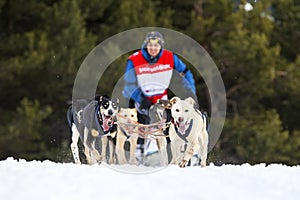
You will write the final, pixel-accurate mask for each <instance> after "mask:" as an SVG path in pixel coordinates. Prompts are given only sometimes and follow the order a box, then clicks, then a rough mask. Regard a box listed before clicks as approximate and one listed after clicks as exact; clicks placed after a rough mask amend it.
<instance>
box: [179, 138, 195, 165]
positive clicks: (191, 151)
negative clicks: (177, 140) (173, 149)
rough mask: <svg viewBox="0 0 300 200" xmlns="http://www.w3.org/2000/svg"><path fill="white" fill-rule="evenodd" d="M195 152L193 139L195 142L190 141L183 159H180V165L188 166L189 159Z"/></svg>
mask: <svg viewBox="0 0 300 200" xmlns="http://www.w3.org/2000/svg"><path fill="white" fill-rule="evenodd" d="M194 152H195V144H194V141H193V142H190V143H188V146H187V148H186V151H185V155H184V157H183V159H182V160H181V161H180V163H179V167H186V165H187V164H188V162H189V160H190V159H191V157H192V156H193V154H194Z"/></svg>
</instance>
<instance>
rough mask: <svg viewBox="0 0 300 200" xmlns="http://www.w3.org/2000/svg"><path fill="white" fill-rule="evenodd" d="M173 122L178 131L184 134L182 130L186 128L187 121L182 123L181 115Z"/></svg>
mask: <svg viewBox="0 0 300 200" xmlns="http://www.w3.org/2000/svg"><path fill="white" fill-rule="evenodd" d="M175 124H176V126H177V128H178V131H179V132H180V133H181V134H184V132H185V130H186V126H187V123H184V120H183V117H179V118H178V120H176V123H175Z"/></svg>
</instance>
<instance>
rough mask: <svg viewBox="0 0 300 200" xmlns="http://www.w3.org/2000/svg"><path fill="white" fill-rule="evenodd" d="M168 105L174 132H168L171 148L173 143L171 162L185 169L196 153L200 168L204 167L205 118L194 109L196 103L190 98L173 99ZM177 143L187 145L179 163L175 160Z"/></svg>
mask: <svg viewBox="0 0 300 200" xmlns="http://www.w3.org/2000/svg"><path fill="white" fill-rule="evenodd" d="M170 104H171V114H172V118H173V123H174V129H175V131H170V139H171V148H172V143H173V148H172V155H173V153H174V154H175V155H174V156H173V161H172V162H173V163H176V164H178V165H179V166H180V167H186V166H187V164H188V162H189V160H190V159H191V158H192V156H193V155H194V154H195V153H196V154H197V153H198V154H199V155H200V159H201V163H200V164H201V167H205V166H206V159H207V153H208V132H207V129H206V126H207V119H206V116H205V115H204V114H203V113H201V112H200V111H199V110H198V109H197V108H196V103H195V101H194V99H193V98H191V97H189V98H186V99H184V100H181V99H180V98H179V97H173V98H172V99H171V100H170ZM178 141H181V142H184V143H185V144H186V145H187V146H186V149H185V152H184V155H183V158H182V159H181V160H179V162H178V161H177V160H176V159H177V158H178V157H177V155H176V152H178V148H179V147H178ZM174 144H175V145H176V144H177V146H174ZM180 146H181V145H180ZM174 159H175V160H174Z"/></svg>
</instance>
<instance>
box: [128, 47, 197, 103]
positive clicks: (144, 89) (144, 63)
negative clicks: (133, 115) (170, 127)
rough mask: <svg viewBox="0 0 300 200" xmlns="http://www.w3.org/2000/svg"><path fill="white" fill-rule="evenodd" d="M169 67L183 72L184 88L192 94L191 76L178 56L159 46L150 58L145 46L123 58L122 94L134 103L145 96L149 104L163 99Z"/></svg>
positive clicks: (194, 90)
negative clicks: (124, 64)
mask: <svg viewBox="0 0 300 200" xmlns="http://www.w3.org/2000/svg"><path fill="white" fill-rule="evenodd" d="M173 70H176V71H177V72H178V73H184V78H183V81H182V83H183V86H184V88H185V89H186V90H188V91H190V92H192V93H193V94H196V88H195V81H194V78H193V75H192V73H191V72H190V71H189V70H187V68H186V65H185V64H184V63H183V62H182V61H181V60H180V59H179V58H178V56H176V55H175V54H174V53H173V52H171V51H168V50H164V49H162V50H161V51H160V53H159V54H158V56H157V57H155V58H151V57H150V55H149V54H148V52H147V49H145V48H143V49H142V50H140V51H138V52H136V53H134V54H132V55H131V56H129V58H128V60H127V63H126V70H125V75H124V89H123V96H124V97H125V98H127V99H132V100H134V101H136V102H138V103H140V102H141V101H142V100H143V98H148V99H149V100H150V101H151V102H152V103H153V104H155V103H157V100H159V99H167V89H168V87H169V85H170V81H171V78H172V75H173Z"/></svg>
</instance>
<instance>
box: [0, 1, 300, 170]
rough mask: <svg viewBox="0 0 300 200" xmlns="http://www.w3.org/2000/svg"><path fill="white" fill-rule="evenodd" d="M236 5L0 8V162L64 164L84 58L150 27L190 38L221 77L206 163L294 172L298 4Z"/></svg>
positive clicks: (117, 71) (200, 88)
mask: <svg viewBox="0 0 300 200" xmlns="http://www.w3.org/2000/svg"><path fill="white" fill-rule="evenodd" d="M246 3H247V1H242V0H240V1H238V0H185V1H181V0H164V1H162V0H152V1H148V0H140V1H136V0H110V1H108V0H88V1H86V0H72V1H70V0H40V1H36V0H26V1H25V0H0V159H5V158H7V157H9V156H13V157H14V158H25V159H27V160H31V159H39V160H44V159H49V160H53V161H59V162H71V161H72V157H71V152H70V149H69V143H70V138H71V137H70V136H71V135H70V131H69V128H68V126H67V121H66V110H67V102H68V101H69V100H71V98H72V88H73V83H74V80H75V77H76V73H77V71H78V69H79V67H80V65H81V63H82V62H83V60H84V58H85V57H86V56H87V55H88V54H89V52H90V51H91V50H92V49H93V48H94V47H95V46H97V45H98V44H99V43H100V42H101V41H103V40H105V39H107V38H109V37H110V36H112V35H114V34H117V33H119V32H122V31H126V30H129V29H132V28H137V27H149V26H153V27H164V28H168V29H172V30H176V31H179V32H182V33H184V34H186V35H188V36H190V37H192V38H193V39H194V40H196V41H197V42H199V44H201V45H202V46H203V47H204V48H205V49H206V51H207V52H209V54H210V56H211V57H212V58H213V60H214V61H215V63H216V65H217V66H218V68H219V71H220V72H221V75H222V78H223V81H224V84H225V88H226V94H227V103H228V105H227V116H226V121H225V126H224V129H223V132H222V134H221V137H220V139H219V141H218V143H217V144H216V146H215V147H214V149H213V151H212V152H211V153H210V154H209V160H210V161H211V162H214V163H215V164H223V163H234V164H239V163H245V162H248V163H251V164H255V163H261V162H264V163H284V164H288V165H299V164H300V151H299V149H300V123H299V122H298V120H299V119H300V92H299V90H300V70H299V69H300V0H263V1H262V0H251V1H248V3H250V4H251V5H252V6H253V9H250V10H247V9H245V5H246ZM248 5H249V4H248ZM125 59H126V57H124V58H122V59H118V61H116V62H114V63H112V64H111V66H110V68H109V69H108V70H107V71H106V72H105V73H108V75H109V76H108V80H109V81H110V82H108V81H106V82H105V80H103V81H104V83H105V84H104V85H103V84H101V85H99V88H98V89H99V91H101V93H110V91H111V90H112V88H113V86H114V83H115V82H116V81H117V80H118V79H119V78H120V76H122V75H123V73H124V67H125ZM195 78H196V82H197V94H198V98H199V100H200V102H201V105H200V106H202V107H203V108H204V109H208V104H209V103H208V102H209V94H208V91H207V90H206V87H205V83H204V82H203V81H202V79H201V77H195Z"/></svg>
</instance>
